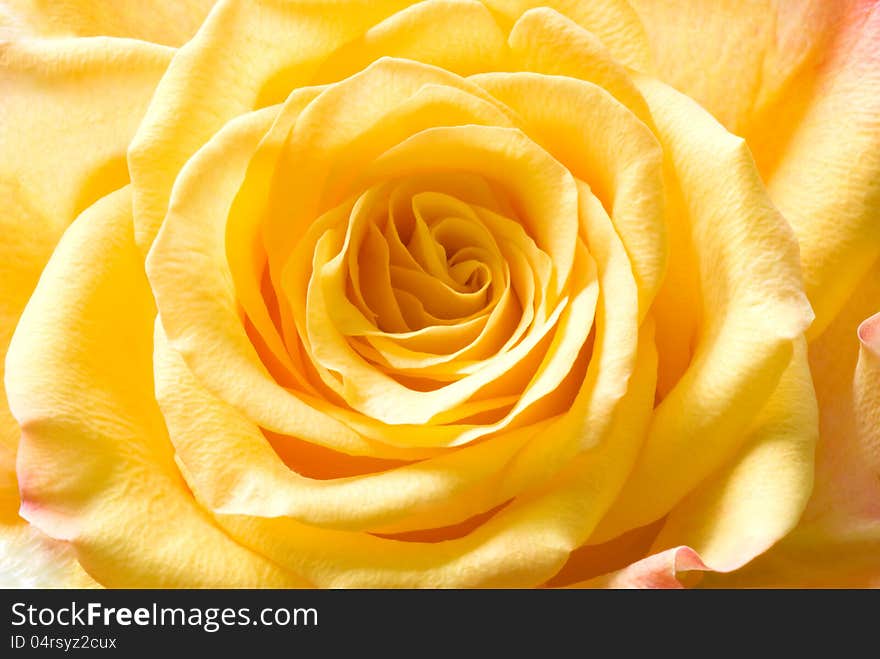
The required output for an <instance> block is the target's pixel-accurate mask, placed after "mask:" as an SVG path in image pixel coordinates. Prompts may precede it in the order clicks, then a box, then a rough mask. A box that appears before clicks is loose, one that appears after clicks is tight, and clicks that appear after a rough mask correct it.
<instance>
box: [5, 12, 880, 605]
mask: <svg viewBox="0 0 880 659" xmlns="http://www.w3.org/2000/svg"><path fill="white" fill-rule="evenodd" d="M878 7H880V4H878V3H877V2H876V0H841V1H835V2H828V1H825V0H801V1H797V0H793V1H791V2H782V3H776V2H771V1H770V0H766V1H764V0H753V1H746V0H739V1H737V0H724V1H720V2H699V1H696V0H693V1H690V2H688V1H686V0H679V1H676V0H631V1H629V2H627V1H625V0H590V1H587V0H584V1H582V2H578V1H576V0H546V1H543V2H542V1H538V0H536V1H535V2H532V1H531V0H482V1H477V0H425V1H424V2H416V3H412V2H406V1H400V0H336V1H331V0H228V1H226V0H224V1H221V2H218V3H216V4H213V3H211V2H206V1H198V0H191V1H189V2H159V1H158V0H156V1H150V0H130V1H126V2H107V3H93V2H88V1H87V0H65V1H63V2H38V1H36V0H35V1H33V2H28V1H26V0H6V1H4V2H0V35H2V43H0V76H2V82H0V88H2V91H0V112H2V121H0V144H2V157H0V186H2V188H0V204H2V213H0V225H2V240H0V281H2V288H0V349H2V351H3V353H4V354H5V365H4V395H3V396H0V400H2V401H3V402H2V403H0V438H2V443H0V446H2V452H0V474H2V480H0V483H2V490H0V511H2V515H0V556H2V564H0V568H2V569H0V573H2V577H0V579H2V582H3V583H4V584H5V585H25V586H95V585H101V586H107V587H300V586H302V587H534V586H540V587H558V586H575V587H597V586H600V587H601V586H604V587H615V588H619V587H680V586H683V585H696V584H699V585H703V586H721V587H730V586H796V587H803V586H880V315H874V316H872V314H875V313H876V312H878V311H880V9H878Z"/></svg>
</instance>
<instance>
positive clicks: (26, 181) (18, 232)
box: [0, 38, 171, 585]
mask: <svg viewBox="0 0 880 659" xmlns="http://www.w3.org/2000/svg"><path fill="white" fill-rule="evenodd" d="M170 58H171V51H170V49H167V48H164V47H160V46H154V45H150V44H143V43H138V42H135V41H129V40H124V39H104V38H101V39H80V40H72V39H65V40H58V41H51V42H50V41H36V40H22V41H13V42H8V43H4V44H0V97H2V99H3V100H2V103H0V152H2V153H3V154H4V157H3V158H2V159H0V235H2V236H3V238H2V240H0V281H2V282H3V284H2V286H0V355H3V356H5V354H6V349H7V347H8V345H9V341H10V339H11V337H12V332H13V330H14V329H15V326H16V323H17V322H18V318H19V316H20V315H21V312H22V310H23V309H24V306H25V304H26V302H27V300H28V298H29V297H30V294H31V292H32V291H33V289H34V286H35V285H36V283H37V279H38V278H39V276H40V272H41V271H42V269H43V266H44V265H45V263H46V261H47V260H48V259H49V255H50V254H51V253H52V249H53V248H54V246H55V243H56V242H57V240H58V238H59V236H60V235H61V233H62V232H63V231H64V229H65V228H66V227H67V225H68V224H69V223H70V222H71V221H72V220H73V218H74V217H75V216H76V214H77V213H78V212H79V211H80V210H82V209H83V208H84V207H86V206H88V205H89V204H91V203H92V202H93V201H95V199H97V198H99V197H101V196H103V195H104V194H106V193H107V192H109V191H111V190H112V189H113V188H114V187H117V186H119V185H123V184H125V183H126V182H127V180H128V173H127V170H126V167H125V151H126V148H127V146H128V142H129V141H130V140H131V137H132V135H133V134H134V130H135V127H136V126H137V124H138V122H139V121H140V119H141V117H142V116H143V114H144V112H145V110H146V106H147V103H148V101H149V98H150V96H151V94H152V91H153V89H154V88H155V85H156V83H157V82H158V80H159V77H160V76H161V75H162V73H163V71H164V70H165V67H166V66H167V64H168V62H169V61H170ZM6 154H9V157H7V156H6ZM24 154H26V155H27V158H22V159H19V158H17V157H16V156H19V155H24ZM71 163H76V167H71V166H70V165H71ZM2 371H3V365H2V362H0V375H2ZM18 437H19V427H18V424H17V423H16V422H15V419H13V418H12V416H11V414H10V413H9V410H8V408H7V406H6V393H5V389H4V388H3V385H2V384H0V483H2V485H0V501H2V503H0V507H2V508H3V511H4V513H3V514H2V515H0V543H7V545H8V546H9V547H10V551H13V550H14V549H16V548H18V549H21V550H22V551H23V552H24V551H27V552H28V554H29V555H30V556H31V557H37V556H43V555H47V554H46V552H45V551H42V550H40V549H39V548H37V549H34V551H33V552H31V551H30V549H27V550H26V549H24V547H31V548H33V547H36V546H37V545H39V547H44V546H47V545H48V543H49V540H48V539H45V540H42V539H41V540H39V541H34V542H35V543H37V544H36V545H35V544H29V543H31V539H30V538H32V537H35V535H34V534H32V532H30V531H26V530H24V525H23V522H22V521H21V520H20V519H19V518H17V516H16V515H14V514H13V512H14V511H15V510H17V508H18V485H17V481H16V476H15V456H16V447H17V444H18ZM7 513H8V514H7ZM51 551H52V552H53V555H54V553H55V550H51ZM59 551H60V552H61V553H62V554H64V553H65V552H66V550H59ZM59 555H60V554H59ZM65 555H66V554H65ZM10 556H12V554H10ZM22 556H23V554H22ZM15 560H28V559H27V558H16V559H15ZM35 560H36V558H35ZM21 574H25V573H21ZM52 574H53V575H54V576H53V577H52V579H54V580H56V585H60V582H59V581H57V579H60V578H61V573H60V572H54V573H52ZM22 579H24V581H23V582H22V583H27V582H28V580H29V579H30V577H26V576H23V577H22Z"/></svg>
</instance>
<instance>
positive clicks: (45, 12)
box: [0, 0, 215, 46]
mask: <svg viewBox="0 0 880 659" xmlns="http://www.w3.org/2000/svg"><path fill="white" fill-rule="evenodd" d="M214 2H215V0H175V1H174V2H163V1H162V0H115V1H114V2H100V3H96V2H91V1H90V0H60V1H59V0H3V2H0V34H2V29H3V27H4V25H3V22H2V18H3V14H4V13H5V14H6V16H7V25H6V26H5V27H7V29H10V30H11V31H12V32H13V33H15V32H20V33H25V34H32V35H38V36H43V37H91V36H107V37H127V38H131V39H142V40H143V41H152V42H154V43H161V44H166V45H168V46H179V45H180V44H182V43H184V42H185V41H187V40H188V39H189V38H190V37H191V36H192V35H193V34H194V33H195V31H196V30H197V29H198V27H199V25H201V23H202V21H203V20H204V18H205V16H207V14H208V11H209V10H210V9H211V7H212V5H213V4H214Z"/></svg>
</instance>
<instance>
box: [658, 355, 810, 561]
mask: <svg viewBox="0 0 880 659" xmlns="http://www.w3.org/2000/svg"><path fill="white" fill-rule="evenodd" d="M746 435H747V442H748V443H747V444H746V445H745V446H744V448H743V449H742V450H741V451H740V453H739V454H738V455H737V456H736V457H735V458H734V460H732V461H731V463H730V465H729V466H726V467H724V468H723V469H721V470H719V472H718V473H716V474H713V475H711V476H709V478H707V479H706V481H704V482H703V483H701V484H700V485H699V486H698V487H697V488H696V489H694V490H693V491H691V492H690V493H689V494H688V495H687V496H686V497H685V498H684V499H683V500H682V501H681V502H680V503H678V504H677V505H676V506H675V507H674V508H673V509H672V511H671V512H670V513H669V515H668V516H667V518H666V522H665V524H664V525H663V528H662V529H661V531H660V534H659V536H658V537H657V539H656V541H655V543H654V546H653V548H652V550H653V551H654V552H657V551H659V550H661V549H664V548H666V547H675V546H678V545H688V546H689V547H691V548H693V549H694V550H696V551H697V553H699V555H700V556H701V557H702V560H703V562H704V563H705V564H706V565H708V566H710V567H711V569H712V570H715V571H720V572H729V571H732V570H736V569H738V568H740V567H742V566H743V565H744V564H745V563H747V562H749V561H750V560H752V559H753V558H754V557H755V556H757V555H759V554H761V553H763V552H764V551H766V550H767V549H768V548H769V547H770V546H771V545H773V544H774V543H775V542H776V541H778V540H779V539H780V538H782V537H783V536H785V534H786V533H788V532H789V531H790V530H791V529H792V528H794V527H795V525H796V524H797V522H798V520H799V519H800V517H801V514H802V513H803V511H804V507H805V506H806V504H807V499H808V498H809V496H810V493H811V491H812V486H813V454H814V451H815V443H816V439H817V435H818V414H817V410H816V398H815V394H814V392H813V383H812V380H811V379H810V371H809V366H808V363H807V353H806V346H805V345H804V341H803V340H800V341H798V342H797V343H796V345H795V350H794V354H793V355H792V359H791V363H790V364H789V366H788V368H787V369H786V371H785V373H783V375H782V379H781V380H780V381H779V386H777V388H776V391H774V392H773V394H772V396H771V397H770V399H769V400H768V401H767V404H766V405H765V407H764V409H763V410H761V413H760V414H759V415H758V418H757V419H756V420H755V421H754V423H753V424H752V427H751V428H750V429H749V430H748V431H747V433H746Z"/></svg>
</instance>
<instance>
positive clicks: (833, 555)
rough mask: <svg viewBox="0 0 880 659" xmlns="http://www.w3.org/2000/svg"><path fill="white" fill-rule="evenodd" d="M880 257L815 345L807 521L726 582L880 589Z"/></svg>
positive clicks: (719, 582)
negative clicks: (815, 412)
mask: <svg viewBox="0 0 880 659" xmlns="http://www.w3.org/2000/svg"><path fill="white" fill-rule="evenodd" d="M878 308H880V263H875V264H874V266H873V268H872V269H871V270H870V271H869V272H868V274H867V276H866V277H865V278H864V280H863V281H862V282H861V284H860V285H859V286H858V287H857V288H856V290H855V292H854V294H853V295H852V297H851V298H850V300H849V301H848V302H847V304H846V305H845V306H844V308H843V310H842V311H841V313H840V315H839V316H838V317H837V318H836V319H835V320H834V322H832V323H831V325H829V327H828V329H827V330H826V331H825V332H824V333H823V334H822V335H821V336H820V337H819V338H818V339H816V341H814V342H813V343H812V344H811V345H810V367H811V370H812V373H813V379H814V381H815V384H816V394H817V397H818V400H819V420H820V426H819V431H820V440H819V445H818V451H817V456H816V460H817V465H816V484H815V488H814V492H813V495H812V497H811V499H810V502H809V504H808V506H807V509H806V511H805V512H804V516H803V519H802V521H801V523H800V525H799V526H798V527H797V528H796V529H795V530H794V531H793V532H792V533H791V534H790V535H789V536H788V537H787V538H785V539H784V540H783V541H782V542H780V543H779V544H778V545H776V546H775V547H774V548H773V549H771V550H770V551H769V552H767V554H765V555H764V556H762V557H760V558H759V559H758V560H756V561H754V562H753V563H752V564H750V565H748V566H746V567H745V568H744V569H743V570H741V571H739V572H737V573H734V574H731V575H727V576H725V577H720V576H713V577H712V578H711V579H709V580H708V583H711V584H717V585H722V586H727V585H744V586H794V587H805V586H825V587H844V586H847V587H865V586H872V587H880V395H878V392H880V358H878V354H880V338H878V337H880V316H878V315H876V313H875V314H874V315H872V316H870V317H869V318H868V319H867V320H863V319H865V318H866V317H867V316H869V314H871V313H873V312H876V310H877V309H878Z"/></svg>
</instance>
